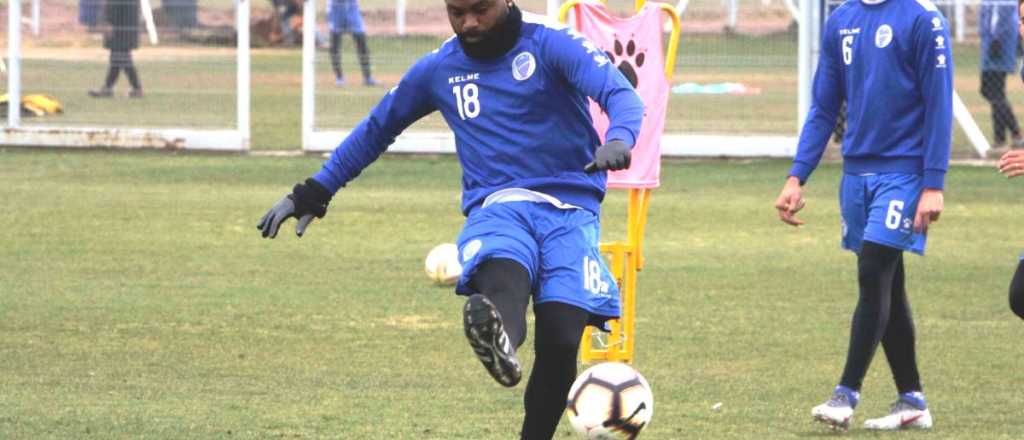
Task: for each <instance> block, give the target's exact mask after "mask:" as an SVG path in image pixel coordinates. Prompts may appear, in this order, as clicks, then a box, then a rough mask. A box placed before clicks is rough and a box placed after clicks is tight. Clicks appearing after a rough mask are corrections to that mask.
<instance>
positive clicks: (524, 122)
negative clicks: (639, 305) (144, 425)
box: [258, 0, 644, 440]
mask: <svg viewBox="0 0 1024 440" xmlns="http://www.w3.org/2000/svg"><path fill="white" fill-rule="evenodd" d="M445 5H446V7H447V11H448V18H449V20H450V22H451V25H452V28H453V29H454V31H455V34H456V36H457V38H451V39H449V40H448V41H446V42H445V43H444V44H443V45H441V47H440V48H439V49H437V50H435V51H434V52H432V53H430V54H428V55H426V56H424V57H423V58H422V59H420V60H419V61H418V62H417V63H416V64H415V65H413V66H412V68H411V69H410V70H409V71H408V72H407V73H406V74H405V76H404V77H403V78H402V80H401V81H400V82H399V84H398V86H397V87H395V88H394V89H392V90H391V91H390V92H389V93H388V94H387V95H386V96H385V97H384V98H383V100H382V101H381V102H380V103H379V104H378V105H377V106H376V107H375V108H374V109H373V110H372V111H371V113H370V115H369V117H367V118H366V119H364V120H363V121H362V122H361V123H360V124H359V125H358V126H357V127H356V128H355V130H353V132H352V133H351V134H350V135H349V136H348V137H347V138H345V140H344V141H342V143H341V144H340V145H339V146H338V147H337V148H336V149H335V150H334V152H333V153H332V155H331V157H330V158H329V159H328V160H327V161H326V162H325V163H324V164H323V167H322V168H321V170H320V171H319V172H318V173H316V174H315V175H313V176H312V177H311V178H309V179H306V180H305V182H303V183H299V184H297V185H295V187H294V188H293V190H292V192H291V194H288V195H287V196H285V197H284V198H283V199H281V200H280V201H279V202H277V204H275V205H274V206H273V207H272V208H271V209H270V210H269V211H268V212H267V214H266V215H264V217H263V219H262V220H260V223H259V225H258V228H259V229H260V231H261V233H262V235H263V237H269V238H274V237H275V236H276V235H277V232H278V229H279V227H280V225H281V223H282V222H283V221H284V220H286V219H288V218H290V217H295V218H297V219H298V224H297V226H296V234H297V235H299V236H301V235H302V234H303V233H304V231H305V229H306V227H307V226H308V225H309V224H310V222H312V220H313V218H314V217H315V218H321V217H323V216H324V214H326V212H327V206H328V203H329V202H330V200H331V198H332V196H333V195H334V194H335V193H336V192H337V191H338V190H339V189H340V188H342V187H343V186H345V185H346V184H347V183H348V182H349V181H351V180H352V179H354V178H355V177H356V176H357V175H359V173H360V172H361V171H362V170H363V169H364V168H365V167H366V166H368V165H369V164H370V163H371V162H373V161H374V160H376V159H377V157H378V156H380V154H381V153H382V152H383V151H384V150H385V149H386V148H387V147H388V145H390V144H391V143H392V142H394V139H395V137H396V136H397V135H398V134H399V133H401V132H402V131H403V130H404V129H405V128H406V127H408V126H409V125H410V124H412V123H413V122H415V121H416V120H418V119H420V118H422V117H423V116H426V115H427V114H429V113H431V112H433V111H440V112H441V115H442V116H443V117H444V119H445V121H446V122H447V123H448V126H449V127H450V128H451V130H452V131H453V132H454V134H455V144H456V150H457V154H458V158H459V162H460V163H461V165H462V170H463V174H462V189H463V193H462V212H463V214H465V215H466V216H467V219H466V222H465V225H464V226H463V230H462V233H461V234H460V236H459V238H458V247H459V254H460V259H461V261H462V264H463V274H462V277H461V278H460V279H459V281H458V284H457V286H456V293H458V294H460V295H465V296H468V299H467V301H466V303H465V307H464V308H463V327H464V330H465V334H466V337H467V339H468V340H469V343H470V345H471V346H472V348H473V351H474V352H475V353H476V355H477V357H478V358H479V359H480V361H481V362H482V363H483V365H484V367H485V368H486V369H487V371H488V372H489V373H490V375H491V376H492V377H493V378H494V379H495V380H496V381H498V382H499V383H500V384H502V385H504V386H508V387H511V386H515V385H516V384H517V383H518V382H519V380H520V378H521V375H522V372H521V367H520V364H519V361H518V358H517V356H516V349H517V348H518V347H519V346H520V345H521V344H522V343H523V342H524V341H525V338H526V308H527V306H528V304H529V302H530V300H531V298H532V300H533V311H534V315H535V317H536V324H535V335H534V350H535V352H536V357H535V361H534V366H533V371H532V372H531V374H530V379H529V382H528V383H527V385H526V391H525V399H524V400H525V402H524V403H525V413H526V414H525V418H524V421H523V425H522V434H521V436H522V437H521V438H522V439H529V440H536V439H550V438H551V437H552V435H553V434H554V432H555V430H556V428H557V426H558V421H559V420H560V419H561V416H562V413H563V412H564V410H565V401H566V397H567V394H568V391H569V387H570V386H571V385H572V382H573V380H574V379H575V377H576V357H577V352H578V350H579V343H580V338H581V336H582V333H583V329H584V327H585V326H586V325H587V324H588V323H589V324H595V325H600V324H602V323H604V322H605V321H607V320H608V319H610V318H615V317H618V316H619V307H620V305H619V303H620V300H619V292H618V288H617V287H616V284H615V280H614V279H613V278H612V276H611V274H610V273H609V271H608V269H607V267H606V266H605V264H604V262H603V260H602V257H601V255H600V253H599V251H598V236H599V226H600V225H599V219H600V209H601V201H602V199H603V198H604V194H605V182H606V179H607V174H606V173H605V172H604V170H618V169H624V168H627V167H628V166H629V163H630V151H631V148H632V146H633V144H634V143H635V141H636V137H637V134H638V132H639V130H640V125H641V122H642V120H643V112H644V106H643V103H642V102H641V101H640V97H639V95H637V93H636V91H635V90H634V89H633V87H632V86H631V85H630V83H629V82H628V81H627V80H626V78H625V77H624V76H623V75H622V74H621V73H620V72H619V70H618V69H617V68H616V67H615V66H614V65H613V64H612V62H611V61H610V60H609V59H608V58H607V56H606V55H605V54H604V53H603V52H602V51H601V50H600V49H598V48H597V47H595V45H594V44H593V43H591V42H590V41H588V40H586V39H585V38H584V37H582V36H581V35H579V34H577V33H576V32H574V31H571V30H570V29H568V28H565V27H562V26H558V25H548V24H544V20H545V19H543V18H542V17H539V16H536V15H533V14H528V13H523V12H521V11H520V10H519V8H518V7H517V6H516V5H515V4H514V3H513V2H512V0H445ZM587 97H590V98H592V99H593V100H594V101H596V102H597V103H598V104H599V105H600V106H601V107H602V108H603V109H604V110H605V111H606V112H607V113H608V115H609V118H610V121H611V122H610V125H609V128H608V130H607V132H606V133H605V139H606V141H605V142H604V143H603V144H602V143H601V141H600V138H599V136H598V133H597V132H596V131H595V130H594V128H593V125H592V121H591V117H590V113H589V110H588V105H589V104H588V100H587Z"/></svg>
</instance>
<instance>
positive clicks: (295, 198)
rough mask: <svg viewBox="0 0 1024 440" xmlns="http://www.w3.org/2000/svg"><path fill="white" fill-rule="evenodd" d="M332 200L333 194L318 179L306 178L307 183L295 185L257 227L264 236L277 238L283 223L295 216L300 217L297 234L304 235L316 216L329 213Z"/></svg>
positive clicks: (321, 216) (296, 227)
mask: <svg viewBox="0 0 1024 440" xmlns="http://www.w3.org/2000/svg"><path fill="white" fill-rule="evenodd" d="M330 202H331V194H330V192H328V191H327V189H326V188H324V187H323V186H322V185H320V184H319V183H318V182H317V181H316V180H313V179H306V182H305V183H300V184H297V185H295V188H293V189H292V193H291V194H288V195H286V196H284V198H282V199H281V200H279V201H278V202H277V203H275V204H274V206H272V207H271V208H270V210H269V211H267V213H266V214H263V218H262V219H260V223H259V224H258V225H256V229H259V230H260V234H261V235H262V236H263V238H275V237H277V231H278V229H279V228H280V227H281V223H284V221H285V220H288V219H289V218H292V217H295V218H297V219H299V222H298V224H297V225H295V235H297V236H299V237H302V234H305V233H306V227H308V226H309V224H310V223H312V222H313V218H314V217H315V218H323V216H324V215H326V214H327V205H328V204H329V203H330Z"/></svg>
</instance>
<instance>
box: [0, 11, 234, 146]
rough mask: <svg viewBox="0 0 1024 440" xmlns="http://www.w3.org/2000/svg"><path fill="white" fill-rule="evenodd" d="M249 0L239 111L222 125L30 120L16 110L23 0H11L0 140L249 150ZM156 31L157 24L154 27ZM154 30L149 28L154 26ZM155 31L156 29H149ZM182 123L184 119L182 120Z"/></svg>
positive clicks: (13, 143)
mask: <svg viewBox="0 0 1024 440" xmlns="http://www.w3.org/2000/svg"><path fill="white" fill-rule="evenodd" d="M250 1H251V0H235V12H236V13H235V26H236V28H237V47H236V57H235V63H236V64H237V69H236V70H237V72H236V83H237V86H236V95H237V103H236V105H237V112H236V115H235V126H234V127H226V128H224V129H196V128H191V127H188V126H186V127H181V128H178V127H169V128H163V127H161V128H148V127H124V126H117V127H89V126H77V125H47V124H32V125H26V124H23V123H22V121H21V113H20V112H19V111H16V110H17V109H18V108H19V103H20V102H21V98H22V95H23V94H22V48H21V46H22V39H21V26H19V24H20V21H21V14H22V12H21V2H20V1H19V0H14V1H9V2H8V28H7V33H8V41H7V95H8V103H10V104H9V109H10V110H12V111H8V112H7V120H6V126H5V127H4V130H2V131H0V145H10V146H22V147H66V148H89V147H113V148H156V149H184V150H210V151H238V152H244V151H248V150H249V148H250V143H251V131H250V130H251V129H250V93H251V81H250V78H251V62H250V55H251V54H250V51H249V48H250V44H249V41H250V38H249V17H250V12H251V6H252V5H251V3H250ZM153 31H155V29H153ZM153 31H151V32H153ZM151 35H152V36H153V37H155V32H153V33H152V34H151ZM183 125H184V124H183Z"/></svg>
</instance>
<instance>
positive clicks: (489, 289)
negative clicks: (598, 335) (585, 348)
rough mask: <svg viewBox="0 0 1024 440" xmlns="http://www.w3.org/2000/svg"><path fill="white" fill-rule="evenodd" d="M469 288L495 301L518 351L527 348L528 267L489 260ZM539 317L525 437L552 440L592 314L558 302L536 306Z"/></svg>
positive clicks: (523, 434)
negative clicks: (520, 348)
mask: <svg viewBox="0 0 1024 440" xmlns="http://www.w3.org/2000/svg"><path fill="white" fill-rule="evenodd" d="M469 285H470V287H471V288H472V289H473V290H474V291H476V292H479V293H481V294H483V295H484V296H486V297H487V299H489V300H491V302H492V303H494V305H495V307H497V308H498V313H500V314H501V319H502V324H503V325H504V327H505V332H507V333H508V336H509V339H511V340H512V341H513V343H514V344H515V346H516V347H517V348H518V347H519V346H520V345H522V343H523V341H525V340H526V307H527V305H528V304H529V301H530V296H531V295H530V293H531V289H530V287H531V286H530V276H529V273H528V272H527V271H526V269H525V268H523V267H522V266H521V265H520V264H519V263H517V262H515V261H513V260H509V259H504V258H496V259H491V260H487V261H486V262H484V263H483V264H481V265H480V267H479V268H478V269H477V271H476V273H474V274H473V277H472V279H471V280H470V284H469ZM533 313H534V316H535V317H536V319H537V322H536V331H535V334H534V351H535V352H536V356H535V359H534V363H533V371H531V373H530V380H529V382H528V383H527V385H526V395H525V397H524V399H523V400H524V406H525V408H526V416H525V418H524V419H523V430H522V436H521V439H522V440H549V439H551V437H552V436H554V434H555V430H556V429H557V428H558V421H559V420H561V418H562V414H563V413H564V412H565V400H566V398H567V397H568V395H569V388H570V387H572V382H573V381H574V380H575V379H576V356H577V354H578V352H579V346H580V338H581V337H582V336H583V328H584V327H586V325H587V322H588V321H589V319H590V314H589V313H587V311H585V310H583V309H581V308H578V307H574V306H570V305H567V304H562V303H556V302H549V303H543V304H536V305H534V307H533Z"/></svg>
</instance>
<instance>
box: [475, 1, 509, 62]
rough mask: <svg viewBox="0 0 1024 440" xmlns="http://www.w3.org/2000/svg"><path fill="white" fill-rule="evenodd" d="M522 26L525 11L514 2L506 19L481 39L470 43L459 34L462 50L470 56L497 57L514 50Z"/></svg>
mask: <svg viewBox="0 0 1024 440" xmlns="http://www.w3.org/2000/svg"><path fill="white" fill-rule="evenodd" d="M522 27H523V13H522V11H520V10H519V7H518V6H516V5H515V4H512V5H511V6H509V10H508V15H506V16H505V20H504V21H503V22H501V23H500V24H497V25H495V26H494V28H493V29H491V30H490V31H487V32H485V33H484V34H483V38H481V39H480V41H477V42H475V43H470V42H468V41H466V40H465V38H464V37H463V35H459V43H461V44H462V50H464V51H466V55H469V56H470V57H473V58H484V59H486V58H496V57H499V56H502V55H504V54H506V53H508V51H510V50H512V47H514V46H515V45H516V41H519V31H520V30H521V29H522Z"/></svg>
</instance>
